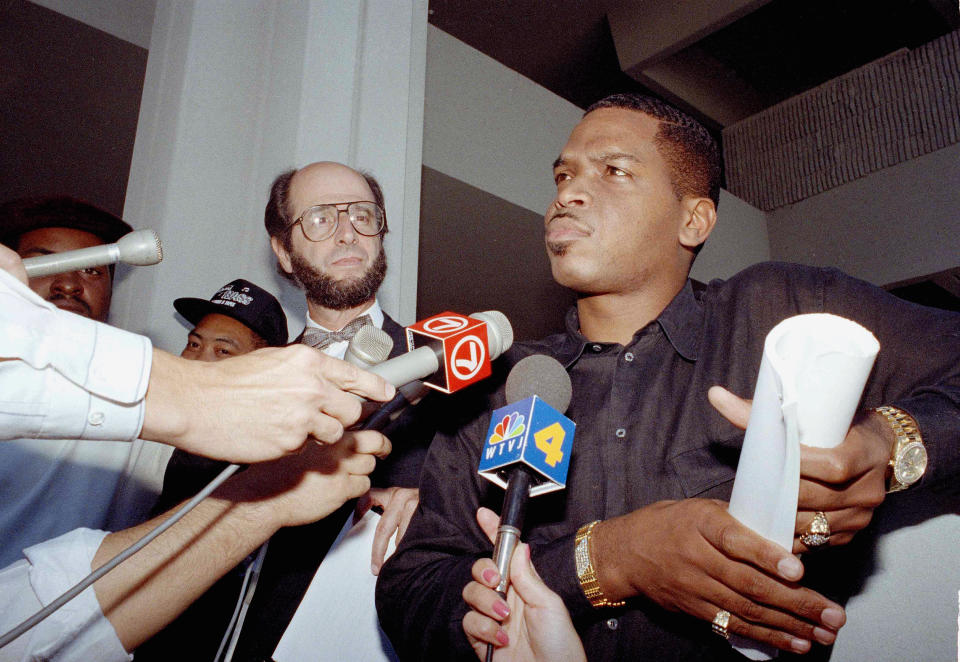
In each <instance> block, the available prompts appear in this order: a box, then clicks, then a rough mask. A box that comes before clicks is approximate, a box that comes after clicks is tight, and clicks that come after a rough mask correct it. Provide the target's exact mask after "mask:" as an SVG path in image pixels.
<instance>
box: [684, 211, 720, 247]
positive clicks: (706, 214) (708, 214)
mask: <svg viewBox="0 0 960 662" xmlns="http://www.w3.org/2000/svg"><path fill="white" fill-rule="evenodd" d="M683 204H684V212H685V214H684V219H683V223H682V224H681V225H680V230H679V239H680V244H681V245H682V246H685V247H686V248H691V249H692V248H696V247H697V246H699V245H700V244H702V243H703V242H705V241H706V240H707V237H709V236H710V233H711V232H713V226H714V225H716V224H717V208H716V207H715V206H714V205H713V200H711V199H710V198H685V199H684V201H683Z"/></svg>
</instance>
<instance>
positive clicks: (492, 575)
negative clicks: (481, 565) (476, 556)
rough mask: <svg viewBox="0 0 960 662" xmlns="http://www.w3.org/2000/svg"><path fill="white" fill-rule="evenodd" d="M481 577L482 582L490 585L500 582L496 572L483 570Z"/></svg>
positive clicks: (498, 574)
mask: <svg viewBox="0 0 960 662" xmlns="http://www.w3.org/2000/svg"><path fill="white" fill-rule="evenodd" d="M482 577H483V581H485V582H486V583H487V584H491V585H492V584H496V583H497V582H498V581H500V573H498V572H497V571H496V570H484V571H483V575H482Z"/></svg>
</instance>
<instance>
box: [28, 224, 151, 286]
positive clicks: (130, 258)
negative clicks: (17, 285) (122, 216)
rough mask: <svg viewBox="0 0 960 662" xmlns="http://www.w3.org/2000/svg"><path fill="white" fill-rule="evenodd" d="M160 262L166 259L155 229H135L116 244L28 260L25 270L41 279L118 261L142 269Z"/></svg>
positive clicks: (31, 276)
mask: <svg viewBox="0 0 960 662" xmlns="http://www.w3.org/2000/svg"><path fill="white" fill-rule="evenodd" d="M161 260H163V246H162V245H161V244H160V237H158V236H157V233H156V232H154V231H153V230H136V231H134V232H130V233H129V234H126V235H124V236H122V237H120V239H119V240H118V241H117V243H115V244H101V245H99V246H90V247H89V248H80V249H77V250H75V251H64V252H62V253H50V254H49V255H39V256H37V257H28V258H26V259H25V260H24V261H23V268H24V269H26V271H27V276H28V277H29V278H38V277H40V276H52V275H53V274H62V273H65V272H67V271H79V270H81V269H89V268H91V267H101V266H104V265H107V264H116V263H117V262H123V263H124V264H133V265H136V266H141V267H142V266H148V265H151V264H156V263H158V262H160V261H161Z"/></svg>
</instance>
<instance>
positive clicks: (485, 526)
mask: <svg viewBox="0 0 960 662" xmlns="http://www.w3.org/2000/svg"><path fill="white" fill-rule="evenodd" d="M477 524H479V525H480V528H481V529H482V530H483V532H484V533H485V534H486V535H487V538H489V539H490V542H494V541H496V539H497V527H499V526H500V517H499V516H497V514H496V513H495V512H493V511H492V510H490V509H489V508H484V507H482V506H481V507H480V508H478V509H477Z"/></svg>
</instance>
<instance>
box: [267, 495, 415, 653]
mask: <svg viewBox="0 0 960 662" xmlns="http://www.w3.org/2000/svg"><path fill="white" fill-rule="evenodd" d="M379 520H380V516H379V515H377V514H376V513H374V512H373V511H368V512H367V514H366V515H364V517H363V518H362V519H361V520H360V521H359V522H357V523H356V524H353V523H352V519H351V520H348V521H347V523H346V525H345V526H344V527H343V530H342V531H340V535H339V536H338V537H337V539H336V541H334V543H333V546H332V547H331V548H330V551H329V552H327V555H326V557H324V559H323V563H321V564H320V567H319V568H317V573H316V574H315V575H314V576H313V581H312V582H310V587H309V588H307V592H306V594H305V595H304V596H303V601H302V602H301V603H300V606H299V607H297V611H296V613H294V615H293V618H292V619H291V620H290V625H288V626H287V630H286V632H284V633H283V637H282V638H281V639H280V643H279V644H277V649H276V650H275V651H274V653H273V659H274V660H276V662H342V661H343V660H364V661H369V662H381V661H382V662H393V661H395V660H396V659H397V656H396V654H395V653H394V652H393V648H392V647H391V646H390V641H389V640H388V639H387V636H386V635H385V634H384V633H383V631H382V630H381V629H380V622H379V621H378V620H377V611H376V608H375V605H374V588H375V587H376V583H377V578H376V576H374V575H373V573H371V572H370V550H371V549H372V548H373V534H374V531H375V530H376V528H377V522H378V521H379ZM394 549H395V545H394V539H392V538H391V540H390V545H389V546H388V547H387V556H388V557H389V556H390V555H391V554H393V550H394Z"/></svg>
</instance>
